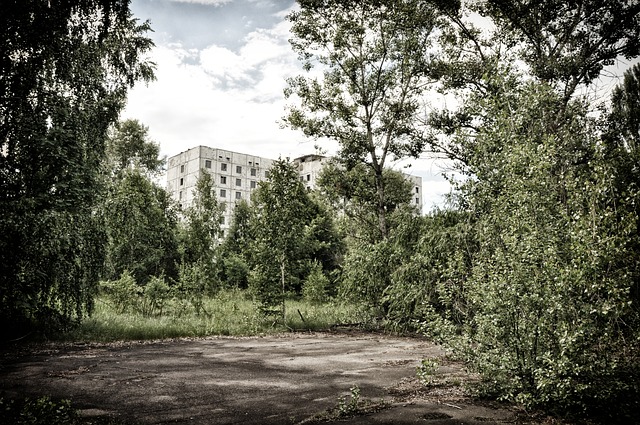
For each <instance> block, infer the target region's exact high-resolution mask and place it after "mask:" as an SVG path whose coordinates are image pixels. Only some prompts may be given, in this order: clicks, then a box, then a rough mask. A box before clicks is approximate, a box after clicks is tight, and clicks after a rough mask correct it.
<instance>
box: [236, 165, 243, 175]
mask: <svg viewBox="0 0 640 425" xmlns="http://www.w3.org/2000/svg"><path fill="white" fill-rule="evenodd" d="M236 173H237V174H242V167H241V166H239V165H236Z"/></svg>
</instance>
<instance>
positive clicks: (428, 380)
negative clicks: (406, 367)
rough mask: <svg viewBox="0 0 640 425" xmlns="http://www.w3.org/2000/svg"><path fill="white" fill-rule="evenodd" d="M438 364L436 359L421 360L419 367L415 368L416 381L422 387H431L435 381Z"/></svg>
mask: <svg viewBox="0 0 640 425" xmlns="http://www.w3.org/2000/svg"><path fill="white" fill-rule="evenodd" d="M439 367H440V364H439V363H438V361H437V360H436V359H422V362H421V363H420V366H418V367H417V368H416V374H417V375H418V379H419V380H420V382H422V383H423V384H424V385H431V384H432V383H433V381H434V379H435V374H436V372H437V371H438V368H439Z"/></svg>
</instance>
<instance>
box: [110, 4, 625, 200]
mask: <svg viewBox="0 0 640 425" xmlns="http://www.w3.org/2000/svg"><path fill="white" fill-rule="evenodd" d="M294 7H295V2H294V0H132V4H131V8H132V10H133V13H134V14H135V15H136V16H137V17H138V18H140V19H141V20H146V19H149V20H150V21H151V26H152V28H153V29H154V32H153V33H152V34H151V37H152V38H153V40H154V42H155V44H156V47H155V48H154V49H153V51H152V53H151V59H152V60H153V61H154V62H156V64H157V70H156V76H157V81H155V82H152V83H150V84H149V85H148V86H145V85H144V84H140V85H138V86H137V87H135V88H134V89H133V90H132V91H131V92H130V94H129V103H128V106H127V108H126V110H125V111H124V113H123V115H122V118H123V119H126V118H135V119H138V120H140V121H141V122H142V123H144V124H145V125H147V126H148V127H149V132H150V134H151V137H152V138H153V140H155V141H156V142H158V143H160V147H161V152H162V154H163V155H167V156H173V155H175V154H177V153H180V152H182V151H185V150H187V149H189V148H192V147H194V146H198V145H206V146H210V147H215V148H222V149H228V150H232V151H235V152H242V153H252V154H256V155H259V156H263V157H267V158H278V157H279V156H282V157H290V158H295V157H297V156H301V155H304V154H308V153H313V152H314V142H313V141H312V140H306V139H305V138H304V136H303V135H302V134H301V133H299V132H295V131H293V130H290V129H286V128H281V126H280V125H279V121H280V120H281V118H282V116H283V115H284V114H285V106H286V102H285V99H284V96H283V89H284V87H285V79H286V78H287V77H291V76H295V75H299V74H301V73H302V69H301V67H300V65H299V63H298V60H297V57H296V55H295V54H294V53H293V52H292V51H291V49H290V47H289V43H288V39H289V38H290V34H289V23H288V22H287V20H286V19H285V17H286V15H287V14H288V13H289V12H290V11H291V10H292V8H294ZM628 66H629V64H628V63H622V64H617V65H616V67H615V69H613V70H611V69H609V71H608V72H609V75H610V76H611V75H614V74H615V75H618V76H619V75H622V72H623V70H624V69H625V68H627V67H628ZM616 82H617V79H616V78H615V77H614V78H607V77H605V78H604V79H603V80H602V81H601V85H600V86H599V87H600V89H602V88H603V87H604V90H603V91H602V92H603V93H606V92H607V88H608V87H609V86H612V85H613V84H614V83H616ZM598 97H599V96H598ZM322 147H323V148H326V149H327V150H328V153H329V154H332V153H334V152H335V146H326V145H323V146H322ZM405 165H406V164H405ZM441 165H442V164H441V162H439V161H437V160H433V159H428V158H425V159H421V160H417V161H413V162H412V163H411V167H410V168H399V169H401V171H404V172H407V173H410V174H414V175H418V176H421V177H422V178H423V202H424V210H425V211H428V210H430V209H431V207H432V206H433V205H434V204H442V202H443V195H444V194H446V193H448V192H449V185H448V183H447V182H446V181H445V180H444V178H443V177H442V176H441V175H440V166H441ZM398 167H399V166H398ZM398 167H397V168H398Z"/></svg>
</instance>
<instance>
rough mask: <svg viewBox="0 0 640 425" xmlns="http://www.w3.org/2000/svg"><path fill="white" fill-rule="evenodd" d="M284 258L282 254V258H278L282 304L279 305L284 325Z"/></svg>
mask: <svg viewBox="0 0 640 425" xmlns="http://www.w3.org/2000/svg"><path fill="white" fill-rule="evenodd" d="M285 266H286V260H285V258H284V255H283V256H282V259H281V260H280V280H281V281H282V306H281V310H282V323H284V324H285V325H286V322H285V305H284V300H285V294H286V290H285V269H286V267H285Z"/></svg>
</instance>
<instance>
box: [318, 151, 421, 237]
mask: <svg viewBox="0 0 640 425" xmlns="http://www.w3.org/2000/svg"><path fill="white" fill-rule="evenodd" d="M375 182H376V176H375V173H374V172H373V170H372V169H371V168H370V167H367V166H366V165H364V164H358V165H356V166H354V167H353V168H351V169H350V170H348V169H345V168H344V167H341V166H340V165H339V164H337V163H328V164H327V165H326V166H325V167H324V168H323V169H322V172H321V173H320V176H319V178H318V188H319V190H320V192H321V193H322V194H323V196H324V197H325V198H326V199H327V200H328V201H329V202H330V203H331V204H332V205H333V207H334V208H335V209H336V210H337V211H339V212H340V213H341V214H344V216H343V217H344V218H346V220H347V222H348V224H347V231H346V233H347V235H349V236H351V237H352V238H356V239H360V240H361V241H363V242H365V243H376V242H378V241H380V240H381V239H382V237H381V236H382V235H381V233H380V231H379V228H378V227H377V221H378V205H379V198H378V193H377V189H376V183H375ZM382 182H383V185H384V187H385V198H384V204H383V208H384V211H385V213H386V214H387V217H386V219H385V220H386V221H387V224H386V226H387V230H388V231H391V230H392V229H393V227H394V223H393V220H392V219H391V218H390V217H392V213H393V212H395V211H396V210H397V209H400V208H405V207H406V208H410V206H409V204H410V202H411V198H412V196H411V190H412V189H413V185H412V184H411V183H410V182H409V181H408V180H407V179H405V177H404V176H403V175H402V173H400V172H398V171H395V170H391V169H388V168H386V169H384V170H383V172H382Z"/></svg>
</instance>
